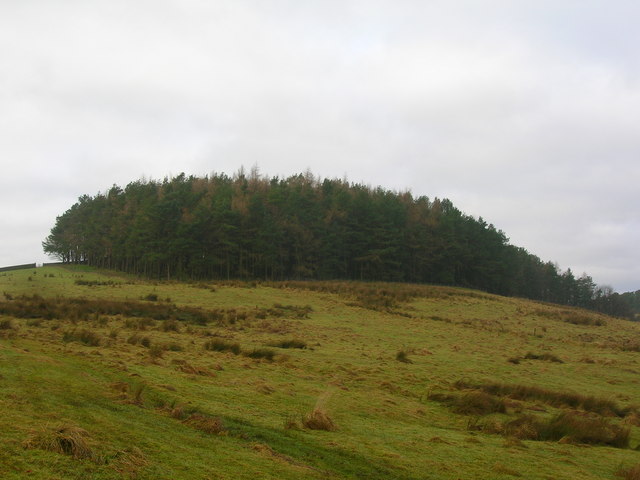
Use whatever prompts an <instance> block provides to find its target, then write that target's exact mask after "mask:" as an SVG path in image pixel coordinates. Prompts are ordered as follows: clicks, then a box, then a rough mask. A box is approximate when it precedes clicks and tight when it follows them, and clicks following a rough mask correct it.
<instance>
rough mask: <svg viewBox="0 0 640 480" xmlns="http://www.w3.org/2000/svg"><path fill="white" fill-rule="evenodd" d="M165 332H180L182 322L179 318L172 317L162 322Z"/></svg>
mask: <svg viewBox="0 0 640 480" xmlns="http://www.w3.org/2000/svg"><path fill="white" fill-rule="evenodd" d="M162 331H163V332H180V323H178V321H177V320H174V319H170V320H165V321H163V322H162Z"/></svg>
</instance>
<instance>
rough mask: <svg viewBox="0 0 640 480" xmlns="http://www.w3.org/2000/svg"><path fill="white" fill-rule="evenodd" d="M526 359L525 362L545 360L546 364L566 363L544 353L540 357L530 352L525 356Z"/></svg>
mask: <svg viewBox="0 0 640 480" xmlns="http://www.w3.org/2000/svg"><path fill="white" fill-rule="evenodd" d="M524 358H525V360H544V361H546V362H554V363H564V362H563V361H562V360H560V359H559V358H558V357H556V356H555V355H553V354H551V353H543V354H541V355H538V354H535V353H531V352H529V353H527V354H526V355H525V356H524Z"/></svg>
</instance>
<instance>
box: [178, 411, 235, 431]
mask: <svg viewBox="0 0 640 480" xmlns="http://www.w3.org/2000/svg"><path fill="white" fill-rule="evenodd" d="M183 423H184V424H185V425H189V426H190V427H192V428H195V429H196V430H200V431H201V432H205V433H210V434H213V435H219V434H221V433H223V432H225V431H226V429H225V427H224V424H223V423H222V419H221V418H220V417H210V416H208V415H204V414H202V413H193V414H191V415H189V416H188V417H187V418H186V419H185V420H183Z"/></svg>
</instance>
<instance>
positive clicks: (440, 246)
mask: <svg viewBox="0 0 640 480" xmlns="http://www.w3.org/2000/svg"><path fill="white" fill-rule="evenodd" d="M43 247H44V250H45V252H46V253H48V254H50V255H52V256H55V257H57V258H59V259H60V260H62V261H64V262H86V263H88V264H90V265H94V266H97V267H104V268H113V269H119V270H123V271H126V272H131V273H135V274H140V275H146V276H151V277H159V278H180V279H205V278H210V279H215V278H218V279H228V278H251V279H266V280H284V279H353V280H384V281H403V282H417V283H435V284H445V285H457V286H465V287H472V288H478V289H482V290H486V291H488V292H492V293H498V294H502V295H510V296H521V297H526V298H531V299H537V300H544V301H549V302H555V303H561V304H567V305H576V306H583V307H587V308H596V309H599V310H604V311H608V312H609V313H614V314H617V315H627V314H628V312H626V311H623V308H622V307H621V306H620V305H621V304H622V303H623V302H620V301H619V299H615V298H614V294H613V292H610V291H608V290H607V289H603V288H600V287H597V286H596V285H595V283H594V282H593V280H592V279H591V277H589V276H588V275H586V274H584V275H582V276H581V277H578V278H576V277H574V275H573V273H572V272H571V270H567V271H565V272H561V271H560V270H559V269H558V267H557V266H556V265H555V264H553V263H551V262H543V261H542V260H540V259H539V258H538V257H537V256H535V255H532V254H530V253H529V252H527V251H526V250H525V249H523V248H519V247H516V246H513V245H510V244H509V242H508V239H507V237H506V236H505V234H504V233H503V232H502V231H500V230H497V229H496V228H494V226H493V225H490V224H487V222H485V221H484V220H483V219H482V218H478V219H476V218H474V217H471V216H469V215H465V214H463V213H462V212H461V211H460V210H458V209H457V208H455V207H454V206H453V204H452V203H451V202H450V201H449V200H446V199H444V200H441V199H438V198H435V199H430V198H428V197H425V196H420V197H417V198H414V197H413V196H412V195H411V194H410V193H408V192H402V193H398V192H392V191H389V190H385V189H383V188H380V187H378V188H371V187H368V186H365V185H360V184H353V183H349V182H347V181H346V180H337V179H324V180H319V179H316V178H314V177H313V175H311V174H310V173H306V174H300V175H295V176H292V177H289V178H278V177H274V178H265V177H262V176H260V175H259V174H258V173H257V169H254V170H252V171H251V172H250V173H249V174H245V173H244V171H243V170H240V171H239V172H238V173H236V174H235V175H234V176H232V177H230V176H227V175H224V174H213V175H211V176H205V177H203V178H200V177H193V176H189V177H187V176H185V175H184V174H181V175H178V176H177V177H174V178H165V179H164V180H163V181H151V180H149V181H145V180H141V181H136V182H132V183H130V184H129V185H127V186H126V187H125V188H124V189H122V188H120V187H118V186H113V187H112V188H111V189H110V190H109V191H107V192H106V193H99V194H97V195H95V196H93V197H92V196H88V195H84V196H82V197H80V198H79V199H78V202H77V203H76V204H74V205H73V206H72V207H71V208H70V209H69V210H67V211H66V212H65V213H64V214H63V215H61V216H59V217H58V218H57V220H56V223H55V226H54V227H53V229H52V230H51V234H50V235H49V236H48V237H47V238H46V240H45V241H44V242H43ZM615 295H617V294H615Z"/></svg>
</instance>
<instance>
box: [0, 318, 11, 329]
mask: <svg viewBox="0 0 640 480" xmlns="http://www.w3.org/2000/svg"><path fill="white" fill-rule="evenodd" d="M11 329H13V322H12V321H11V319H10V318H6V319H4V320H0V330H11Z"/></svg>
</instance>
